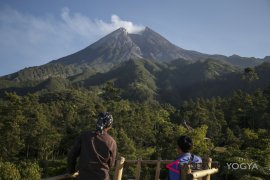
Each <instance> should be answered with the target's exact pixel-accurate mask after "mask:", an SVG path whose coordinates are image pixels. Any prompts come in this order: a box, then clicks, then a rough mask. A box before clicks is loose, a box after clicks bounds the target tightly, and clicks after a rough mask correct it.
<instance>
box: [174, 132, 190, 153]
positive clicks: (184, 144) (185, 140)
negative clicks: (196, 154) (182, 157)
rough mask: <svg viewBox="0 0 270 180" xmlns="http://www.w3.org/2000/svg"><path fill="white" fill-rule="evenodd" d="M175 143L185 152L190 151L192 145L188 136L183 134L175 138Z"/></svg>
mask: <svg viewBox="0 0 270 180" xmlns="http://www.w3.org/2000/svg"><path fill="white" fill-rule="evenodd" d="M177 144H178V146H179V148H180V149H181V150H182V151H183V152H184V153H187V152H190V151H191V149H192V146H193V141H192V139H191V138H190V137H188V136H185V135H184V136H180V137H179V138H178V139H177Z"/></svg>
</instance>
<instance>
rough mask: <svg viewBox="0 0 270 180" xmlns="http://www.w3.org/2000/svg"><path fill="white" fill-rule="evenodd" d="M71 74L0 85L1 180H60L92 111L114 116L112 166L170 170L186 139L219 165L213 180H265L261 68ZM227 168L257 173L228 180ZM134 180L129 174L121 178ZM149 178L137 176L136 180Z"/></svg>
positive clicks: (129, 68) (267, 118)
mask: <svg viewBox="0 0 270 180" xmlns="http://www.w3.org/2000/svg"><path fill="white" fill-rule="evenodd" d="M62 68H64V69H62ZM65 68H66V69H65ZM72 68H74V67H68V69H67V67H62V66H58V65H57V67H56V68H53V69H50V67H49V66H46V68H45V69H42V68H39V69H35V68H30V69H26V70H24V71H22V72H18V73H17V74H16V73H15V74H12V75H9V76H6V77H2V78H0V117H1V118H0V132H1V136H0V179H3V180H4V179H29V177H32V179H40V178H41V177H50V176H54V175H59V174H62V173H65V170H66V155H67V153H68V151H69V149H70V148H71V147H72V144H73V143H74V140H75V138H76V137H77V136H78V135H79V133H80V132H82V131H85V130H91V129H94V128H95V123H96V122H95V119H96V116H97V114H98V112H100V111H108V112H110V113H111V114H113V117H114V124H113V129H112V130H111V131H110V134H111V135H112V136H113V137H114V138H115V139H116V142H117V145H118V156H124V157H126V158H127V159H138V158H143V159H158V158H161V159H172V160H173V159H175V158H176V156H177V151H176V138H177V137H178V136H179V135H181V134H188V135H190V136H191V137H192V138H193V139H194V143H195V144H194V150H193V152H194V153H195V154H198V155H200V156H202V157H209V156H210V157H212V158H213V159H214V161H219V162H220V173H219V174H218V175H216V176H215V178H216V179H225V178H227V179H232V180H234V179H243V180H246V179H267V178H269V176H270V170H269V166H270V86H269V85H270V81H269V77H270V76H269V73H270V71H269V70H270V64H269V63H264V64H262V65H260V66H257V67H255V68H254V69H253V68H246V69H245V70H241V69H238V68H236V67H234V66H232V65H230V64H228V63H224V62H220V61H215V60H206V61H202V62H200V61H199V62H195V63H190V62H187V61H183V60H176V61H172V62H170V63H164V64H160V63H156V62H151V61H145V60H130V61H127V62H124V63H122V64H120V65H117V66H116V67H114V68H113V69H111V70H110V71H106V72H103V73H96V72H94V70H93V69H91V70H89V69H86V70H85V71H84V70H83V69H80V70H74V69H72ZM60 69H62V70H63V71H60ZM48 72H49V74H50V73H51V74H56V76H52V77H49V78H48V77H45V74H47V75H48ZM58 72H59V73H60V74H61V73H62V75H59V74H57V73H58ZM77 72H79V74H76V73H77ZM74 74H76V75H74ZM69 75H70V76H69ZM36 77H38V78H36ZM187 126H189V128H187ZM217 147H218V148H217ZM220 147H222V148H220ZM220 149H221V150H220ZM228 162H235V163H241V162H242V163H256V165H257V167H258V168H257V169H242V170H233V169H231V170H229V169H228V167H227V164H226V163H228ZM166 173H167V170H166V169H165V168H163V171H162V174H161V177H162V178H165V176H166ZM133 174H134V168H133V167H128V168H126V169H125V171H124V178H125V179H127V178H130V177H132V176H133ZM153 175H154V169H152V168H151V167H146V166H143V170H142V177H143V178H144V179H151V177H152V176H153Z"/></svg>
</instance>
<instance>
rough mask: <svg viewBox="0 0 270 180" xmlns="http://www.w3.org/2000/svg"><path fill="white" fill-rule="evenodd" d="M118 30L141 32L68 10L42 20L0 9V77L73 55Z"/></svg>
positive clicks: (135, 27)
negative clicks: (121, 28)
mask: <svg viewBox="0 0 270 180" xmlns="http://www.w3.org/2000/svg"><path fill="white" fill-rule="evenodd" d="M120 27H124V28H125V29H126V30H127V31H128V32H129V33H137V32H139V31H141V30H143V29H144V26H142V25H138V24H134V23H133V22H131V21H124V20H122V19H121V18H120V17H119V16H117V15H115V14H114V15H112V16H111V21H110V22H105V21H103V20H101V19H91V18H89V17H87V16H85V15H83V14H81V13H71V12H70V10H69V9H68V8H63V9H62V11H61V13H60V15H59V16H55V15H52V14H49V15H47V16H45V17H36V16H34V15H32V14H26V13H22V12H19V11H17V10H15V9H12V8H7V7H5V8H0V39H1V41H0V67H1V68H0V75H4V74H7V73H11V72H14V71H16V70H19V69H21V68H24V67H25V66H33V65H40V64H43V63H47V62H48V61H50V60H53V59H57V58H60V57H62V56H65V55H68V54H71V53H74V52H76V51H78V50H80V49H82V48H84V47H86V46H88V45H90V44H91V43H93V42H94V41H96V40H98V39H99V38H101V37H102V36H104V35H106V34H108V33H110V32H112V31H114V30H116V29H118V28H120Z"/></svg>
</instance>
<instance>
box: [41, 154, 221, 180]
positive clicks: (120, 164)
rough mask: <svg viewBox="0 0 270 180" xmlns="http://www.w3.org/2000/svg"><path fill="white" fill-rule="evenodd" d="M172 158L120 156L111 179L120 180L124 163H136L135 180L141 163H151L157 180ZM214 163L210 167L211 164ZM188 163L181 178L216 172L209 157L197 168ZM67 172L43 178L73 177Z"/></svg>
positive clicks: (206, 177)
mask: <svg viewBox="0 0 270 180" xmlns="http://www.w3.org/2000/svg"><path fill="white" fill-rule="evenodd" d="M171 162H172V160H161V159H159V160H142V159H138V160H125V158H124V157H121V158H120V159H119V160H117V163H116V167H115V172H114V178H113V180H121V179H122V175H123V170H124V166H125V164H131V165H132V164H134V165H136V171H135V180H139V179H140V176H141V166H142V164H152V165H156V170H155V178H154V179H155V180H159V178H160V169H161V165H162V164H169V163H171ZM213 164H214V165H215V166H214V167H212V165H213ZM190 166H191V165H190V164H184V165H182V166H181V180H201V179H202V180H210V178H211V175H212V174H215V173H218V167H217V163H212V159H211V158H207V159H205V160H203V163H202V167H201V168H200V169H197V170H192V167H190ZM77 175H78V173H75V174H74V175H73V177H76V176H77ZM73 177H71V176H70V175H68V174H64V175H59V176H55V177H51V178H45V179H43V180H63V179H69V178H73Z"/></svg>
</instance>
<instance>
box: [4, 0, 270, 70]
mask: <svg viewBox="0 0 270 180" xmlns="http://www.w3.org/2000/svg"><path fill="white" fill-rule="evenodd" d="M120 26H124V27H126V28H127V29H128V30H129V31H130V32H136V31H138V30H140V29H142V28H143V27H144V26H149V27H150V28H152V29H153V30H155V31H156V32H158V33H160V34H161V35H163V36H164V37H166V38H167V39H168V40H170V41H171V42H173V43H174V44H176V45H178V46H180V47H182V48H184V49H190V50H196V51H199V52H203V53H209V54H223V55H227V56H230V55H233V54H238V55H241V56H246V57H260V58H263V57H264V56H267V55H270V0H203V1H199V0H169V1H164V0H147V1H145V0H144V1H143V0H136V1H131V0H126V1H124V0H109V1H108V0H96V1H94V0H57V1H55V0H1V1H0V39H1V41H0V75H5V74H9V73H12V72H15V71H17V70H20V69H22V68H25V67H29V66H37V65H41V64H44V63H47V62H49V61H51V60H54V59H58V58H60V57H62V56H65V55H68V54H71V53H74V52H76V51H78V50H80V49H82V48H84V47H86V46H88V45H90V44H91V43H93V42H95V41H96V40H98V39H99V38H101V37H102V36H104V35H106V34H108V33H109V32H111V31H113V30H114V29H117V28H118V27H120Z"/></svg>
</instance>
